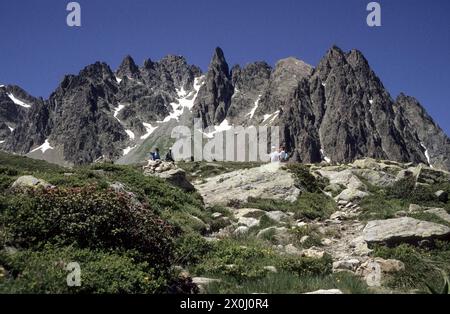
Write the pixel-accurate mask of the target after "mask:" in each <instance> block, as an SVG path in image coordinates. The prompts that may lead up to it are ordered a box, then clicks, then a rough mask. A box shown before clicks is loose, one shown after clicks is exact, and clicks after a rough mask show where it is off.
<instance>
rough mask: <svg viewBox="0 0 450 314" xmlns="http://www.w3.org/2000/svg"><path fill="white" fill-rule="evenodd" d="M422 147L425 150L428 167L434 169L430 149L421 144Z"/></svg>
mask: <svg viewBox="0 0 450 314" xmlns="http://www.w3.org/2000/svg"><path fill="white" fill-rule="evenodd" d="M420 146H422V148H423V149H424V150H425V157H426V158H427V162H428V165H429V166H430V168H433V165H431V158H430V153H429V152H428V148H426V147H425V145H424V144H423V143H420Z"/></svg>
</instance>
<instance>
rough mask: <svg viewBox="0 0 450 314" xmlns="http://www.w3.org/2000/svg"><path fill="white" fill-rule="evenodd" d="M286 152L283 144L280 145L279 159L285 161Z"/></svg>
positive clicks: (286, 157)
mask: <svg viewBox="0 0 450 314" xmlns="http://www.w3.org/2000/svg"><path fill="white" fill-rule="evenodd" d="M288 157H289V156H288V153H287V152H286V147H285V146H280V161H281V162H287V161H288Z"/></svg>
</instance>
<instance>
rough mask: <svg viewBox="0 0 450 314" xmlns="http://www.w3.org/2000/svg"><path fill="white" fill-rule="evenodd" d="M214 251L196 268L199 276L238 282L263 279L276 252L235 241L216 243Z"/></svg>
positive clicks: (195, 270) (260, 246)
mask: <svg viewBox="0 0 450 314" xmlns="http://www.w3.org/2000/svg"><path fill="white" fill-rule="evenodd" d="M212 245H213V247H212V250H211V251H210V252H209V253H208V254H207V255H206V256H205V257H204V258H203V260H202V261H201V262H200V263H199V264H198V265H196V266H195V267H194V272H195V273H196V274H197V275H213V276H219V277H223V276H225V277H232V278H234V279H235V280H237V281H238V282H243V281H245V280H248V279H256V278H262V277H263V276H265V274H266V273H267V271H266V270H265V269H264V266H267V265H270V263H273V262H274V261H273V258H274V257H275V255H274V252H273V251H272V250H271V249H269V248H265V247H263V246H262V245H256V244H255V245H253V244H249V245H240V244H239V243H238V242H234V241H233V240H222V241H219V242H214V243H213V244H212Z"/></svg>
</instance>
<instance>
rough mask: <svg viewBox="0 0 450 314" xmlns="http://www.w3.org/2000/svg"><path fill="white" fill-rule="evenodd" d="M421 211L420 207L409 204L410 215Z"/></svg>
mask: <svg viewBox="0 0 450 314" xmlns="http://www.w3.org/2000/svg"><path fill="white" fill-rule="evenodd" d="M422 210H423V207H422V206H419V205H416V204H410V205H409V212H410V213H416V212H420V211H422Z"/></svg>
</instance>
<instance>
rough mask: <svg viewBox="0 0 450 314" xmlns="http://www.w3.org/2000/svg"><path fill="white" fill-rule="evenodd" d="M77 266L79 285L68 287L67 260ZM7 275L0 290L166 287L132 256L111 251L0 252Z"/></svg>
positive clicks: (109, 290) (0, 282) (140, 290)
mask: <svg viewBox="0 0 450 314" xmlns="http://www.w3.org/2000/svg"><path fill="white" fill-rule="evenodd" d="M72 262H76V263H78V264H79V265H80V270H81V286H79V287H69V286H68V285H67V276H68V275H69V273H70V271H68V270H66V266H67V264H69V263H72ZM0 264H1V265H3V267H4V268H5V269H6V271H7V275H6V276H3V277H2V278H0V293H32V294H47V293H57V294H67V293H70V294H72V293H75V294H78V293H81V294H91V293H101V294H105V293H108V294H109V293H115V294H116V293H156V292H162V291H164V288H165V279H164V278H163V277H158V275H157V274H156V273H155V272H154V271H153V269H152V268H150V267H149V265H148V263H145V262H136V261H134V259H133V258H132V257H129V256H127V255H125V254H119V253H114V252H102V251H99V250H90V249H79V248H76V247H62V248H58V247H54V246H50V245H47V246H45V247H44V248H43V249H42V250H39V251H35V250H24V251H19V252H15V253H6V252H5V251H2V252H1V253H0Z"/></svg>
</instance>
